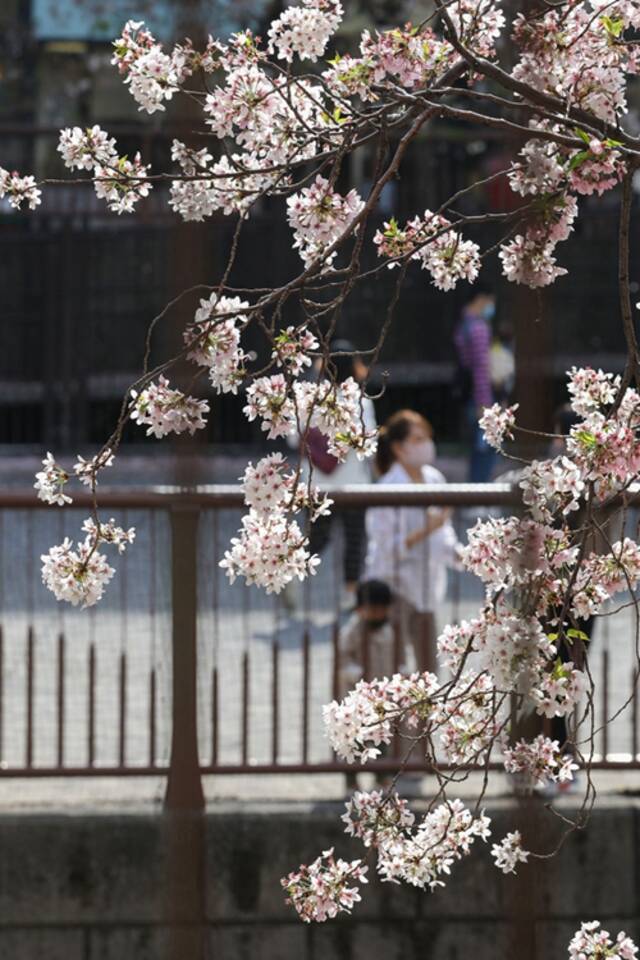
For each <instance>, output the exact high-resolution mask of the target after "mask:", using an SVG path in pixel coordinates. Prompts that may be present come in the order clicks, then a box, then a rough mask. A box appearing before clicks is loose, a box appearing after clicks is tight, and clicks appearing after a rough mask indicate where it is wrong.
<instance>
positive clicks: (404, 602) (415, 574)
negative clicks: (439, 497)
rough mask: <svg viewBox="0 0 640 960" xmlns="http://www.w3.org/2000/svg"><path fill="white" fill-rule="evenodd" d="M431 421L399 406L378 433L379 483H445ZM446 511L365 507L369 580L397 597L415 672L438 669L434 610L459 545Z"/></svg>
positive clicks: (445, 584) (442, 592)
mask: <svg viewBox="0 0 640 960" xmlns="http://www.w3.org/2000/svg"><path fill="white" fill-rule="evenodd" d="M432 433H433V431H432V429H431V425H430V424H429V423H428V421H427V420H425V418H424V417H423V416H421V415H420V414H419V413H416V412H415V411H413V410H400V411H399V412H398V413H395V414H394V415H393V416H392V417H390V418H389V420H388V421H387V423H386V424H385V426H384V427H383V428H382V430H381V431H380V436H379V441H378V452H377V454H376V465H377V468H378V472H379V474H380V478H379V483H383V484H393V483H397V484H408V483H445V482H446V481H445V478H444V476H443V475H442V474H441V473H440V471H439V470H436V468H435V467H434V466H433V461H434V460H435V446H434V443H433V439H432ZM450 513H451V512H450V510H446V509H440V508H437V507H429V508H428V509H426V510H425V509H424V508H422V507H372V508H370V509H369V510H367V518H366V524H367V537H368V545H367V559H366V563H365V569H366V577H367V579H377V580H383V581H385V582H386V583H388V584H389V586H390V587H391V589H392V590H393V593H394V595H395V596H396V598H397V606H398V609H397V616H398V618H399V621H400V625H401V629H402V630H403V632H404V633H405V635H406V636H407V638H408V639H409V640H411V643H412V645H413V649H414V653H415V659H416V665H417V667H418V669H419V670H431V671H433V672H435V669H436V636H437V627H436V617H435V614H436V611H437V609H438V607H439V605H441V604H442V602H443V601H444V598H445V594H446V589H447V567H448V566H452V565H453V564H454V563H455V561H456V548H457V546H458V542H457V538H456V535H455V531H454V529H453V526H452V524H451V521H450Z"/></svg>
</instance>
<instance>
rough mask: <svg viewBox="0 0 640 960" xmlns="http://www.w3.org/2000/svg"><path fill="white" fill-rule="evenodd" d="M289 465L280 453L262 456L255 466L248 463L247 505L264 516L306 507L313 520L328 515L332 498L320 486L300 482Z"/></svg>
mask: <svg viewBox="0 0 640 960" xmlns="http://www.w3.org/2000/svg"><path fill="white" fill-rule="evenodd" d="M288 466H289V465H288V464H287V462H286V460H285V459H284V457H283V456H282V454H281V453H272V454H270V455H269V456H268V457H263V458H262V460H260V461H258V463H257V464H256V465H255V467H254V465H253V464H252V463H249V465H248V466H247V469H246V470H245V472H244V476H243V477H242V489H243V491H244V499H245V503H246V504H247V506H248V507H250V508H251V509H252V510H253V511H254V512H255V513H256V514H257V515H259V516H262V517H264V518H267V517H268V516H269V515H270V514H277V513H284V514H286V513H290V512H294V511H298V510H302V509H303V508H306V509H307V510H309V514H310V520H311V522H314V521H315V520H317V518H318V517H319V516H325V515H326V514H328V513H329V510H330V506H331V504H332V502H333V501H332V500H330V499H329V498H328V497H327V496H326V495H325V494H322V493H320V491H319V490H318V488H317V487H314V486H311V485H310V484H308V483H306V484H304V485H302V484H300V483H298V477H297V474H296V473H294V472H289V473H287V472H286V470H287V468H288Z"/></svg>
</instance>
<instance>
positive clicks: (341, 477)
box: [306, 340, 377, 596]
mask: <svg viewBox="0 0 640 960" xmlns="http://www.w3.org/2000/svg"><path fill="white" fill-rule="evenodd" d="M329 352H330V354H331V360H330V361H329V364H330V365H329V370H328V376H329V377H331V378H332V379H334V380H335V382H336V383H344V381H345V380H347V379H348V378H349V377H353V378H354V379H355V380H357V381H358V382H359V383H362V382H363V381H364V380H365V378H366V376H367V367H366V365H365V364H364V362H363V360H362V358H361V357H360V356H359V354H358V352H357V350H356V348H355V347H354V345H353V344H352V343H350V342H349V341H348V340H334V341H332V343H331V344H330V346H329ZM324 362H325V361H324V360H320V361H319V364H324ZM362 420H363V424H364V428H365V429H366V430H375V429H376V426H377V424H376V414H375V408H374V406H373V401H372V400H371V399H370V398H369V397H367V396H366V395H363V397H362ZM306 445H307V452H308V455H309V459H310V460H311V463H312V466H313V480H314V483H316V484H317V485H318V486H319V487H320V488H321V489H322V488H325V487H329V486H337V487H342V486H345V485H351V484H357V483H371V482H372V480H373V476H372V473H371V465H370V462H369V461H368V460H359V459H358V457H357V455H356V453H355V451H353V450H351V451H349V453H348V454H347V456H346V458H345V459H344V460H343V461H342V462H340V461H338V460H337V459H336V458H335V457H333V456H332V455H331V454H330V453H329V451H328V447H327V440H326V438H325V436H324V434H322V433H321V432H320V431H319V430H316V429H311V430H309V431H308V434H307V444H306ZM336 521H337V522H339V523H341V524H342V530H343V539H344V545H343V550H344V553H343V561H342V566H343V576H344V586H345V589H346V591H347V593H348V594H349V596H353V595H354V594H355V591H356V587H357V585H358V581H359V580H360V575H361V573H362V565H363V561H364V541H365V526H364V510H362V509H359V508H351V509H347V510H334V511H333V513H332V514H331V515H330V516H327V517H320V518H319V519H318V520H316V522H315V523H314V524H313V525H312V527H311V531H310V537H309V540H310V549H311V552H312V553H318V554H319V553H322V551H323V550H324V549H325V547H326V546H327V544H328V542H329V539H330V536H331V530H332V526H333V524H334V523H335V522H336Z"/></svg>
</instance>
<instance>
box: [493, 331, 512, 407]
mask: <svg viewBox="0 0 640 960" xmlns="http://www.w3.org/2000/svg"><path fill="white" fill-rule="evenodd" d="M489 376H490V379H491V390H492V393H493V400H494V403H501V404H502V405H503V406H506V405H507V404H508V403H509V401H510V400H511V396H512V394H513V388H514V385H515V379H516V360H515V351H514V337H513V327H512V325H511V324H510V323H509V322H508V321H507V320H502V321H501V322H500V324H499V325H498V329H497V331H496V333H495V335H494V337H493V340H492V342H491V350H490V352H489Z"/></svg>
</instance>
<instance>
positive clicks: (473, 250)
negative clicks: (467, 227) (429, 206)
mask: <svg viewBox="0 0 640 960" xmlns="http://www.w3.org/2000/svg"><path fill="white" fill-rule="evenodd" d="M450 226H451V223H450V221H449V220H447V219H446V218H445V217H443V216H440V215H436V214H434V213H433V212H432V211H431V210H425V212H424V216H422V217H414V218H413V220H410V221H408V223H407V224H406V225H405V226H404V227H403V228H402V229H401V228H400V227H399V225H398V223H397V221H396V220H395V219H394V218H392V219H391V220H389V221H388V222H387V223H384V224H383V229H382V230H378V231H377V233H376V235H375V236H374V238H373V242H374V243H375V244H376V246H377V247H378V255H379V256H386V257H389V258H391V259H390V263H389V266H390V267H394V266H398V265H399V261H400V260H401V259H403V258H405V257H408V258H409V259H411V260H419V261H420V264H421V266H422V269H423V270H427V271H428V272H429V273H430V274H431V277H432V280H433V283H434V286H436V287H437V288H438V289H439V290H453V289H454V287H455V286H456V284H457V283H458V281H459V280H467V281H468V282H469V283H473V281H474V280H475V279H476V278H477V276H478V273H479V271H480V248H479V247H478V244H477V243H474V242H473V241H472V240H463V239H462V237H461V236H460V234H459V233H458V232H457V231H456V230H450V229H449V227H450Z"/></svg>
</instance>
